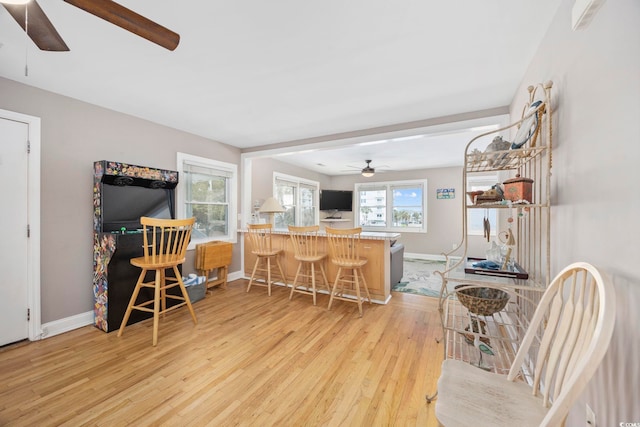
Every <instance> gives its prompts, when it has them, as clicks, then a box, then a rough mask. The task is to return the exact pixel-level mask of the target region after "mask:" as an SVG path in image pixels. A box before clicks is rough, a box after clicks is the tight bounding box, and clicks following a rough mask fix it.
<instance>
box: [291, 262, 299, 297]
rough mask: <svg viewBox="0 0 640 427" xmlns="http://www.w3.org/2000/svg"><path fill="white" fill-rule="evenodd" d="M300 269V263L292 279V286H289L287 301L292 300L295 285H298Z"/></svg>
mask: <svg viewBox="0 0 640 427" xmlns="http://www.w3.org/2000/svg"><path fill="white" fill-rule="evenodd" d="M301 269H302V261H300V262H299V263H298V269H297V270H296V276H295V277H294V278H293V285H292V286H291V292H290V293H289V300H291V298H293V292H294V291H295V290H296V283H298V275H299V274H300V270H301Z"/></svg>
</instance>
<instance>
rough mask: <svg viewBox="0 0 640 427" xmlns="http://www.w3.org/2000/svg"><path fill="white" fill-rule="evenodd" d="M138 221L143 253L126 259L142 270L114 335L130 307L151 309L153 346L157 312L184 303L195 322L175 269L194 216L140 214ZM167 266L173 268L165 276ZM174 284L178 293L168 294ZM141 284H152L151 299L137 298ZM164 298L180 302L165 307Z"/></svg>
mask: <svg viewBox="0 0 640 427" xmlns="http://www.w3.org/2000/svg"><path fill="white" fill-rule="evenodd" d="M140 223H141V224H142V233H143V242H144V243H143V249H144V256H142V257H136V258H132V259H131V260H130V263H131V264H132V265H134V266H136V267H140V268H141V269H142V271H141V272H140V276H139V277H138V281H137V282H136V287H135V288H134V290H133V294H132V295H131V299H130V300H129V305H128V306H127V311H126V312H125V313H124V318H123V319H122V324H121V325H120V329H119V330H118V336H119V337H120V336H122V333H123V332H124V328H125V327H126V325H127V321H128V320H129V316H130V315H131V312H132V311H133V310H139V311H145V312H149V313H153V345H154V346H155V345H156V344H157V343H158V320H159V317H160V314H164V313H166V312H168V311H172V310H175V309H177V308H180V307H182V306H184V305H186V306H187V307H189V312H190V313H191V317H192V318H193V323H194V324H196V323H198V320H197V319H196V314H195V312H194V311H193V307H192V306H191V300H190V299H189V294H187V290H186V289H185V287H184V283H183V282H182V275H181V274H180V270H179V269H178V266H179V265H181V264H183V263H184V260H185V255H186V252H187V246H189V241H190V240H191V230H192V228H193V224H194V223H195V218H189V219H157V218H147V217H142V218H140ZM169 269H170V270H171V271H172V272H173V275H174V277H167V275H166V270H169ZM152 270H153V271H155V277H154V280H153V281H151V282H145V276H146V275H147V271H152ZM176 286H178V287H180V292H181V295H171V294H168V293H167V292H166V291H167V290H168V289H171V288H174V287H176ZM142 288H153V290H154V293H153V294H154V297H153V299H151V300H148V301H142V302H137V299H138V294H139V293H140V290H141V289H142ZM167 298H168V299H172V300H177V301H180V302H179V303H178V304H175V305H173V306H171V307H167Z"/></svg>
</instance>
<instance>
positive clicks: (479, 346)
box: [473, 334, 495, 371]
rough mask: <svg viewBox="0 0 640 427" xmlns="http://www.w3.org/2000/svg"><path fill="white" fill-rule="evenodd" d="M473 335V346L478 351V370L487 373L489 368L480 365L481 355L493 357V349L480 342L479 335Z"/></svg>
mask: <svg viewBox="0 0 640 427" xmlns="http://www.w3.org/2000/svg"><path fill="white" fill-rule="evenodd" d="M473 335H474V338H473V346H474V347H476V348H477V349H478V350H480V360H478V368H480V369H484V370H486V371H489V370H490V368H488V367H486V366H483V365H482V353H484V354H488V355H489V356H494V355H495V353H494V352H493V349H492V348H491V347H490V346H489V344H486V343H484V342H482V341H480V334H473Z"/></svg>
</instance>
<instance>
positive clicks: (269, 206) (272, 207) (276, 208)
mask: <svg viewBox="0 0 640 427" xmlns="http://www.w3.org/2000/svg"><path fill="white" fill-rule="evenodd" d="M284 210H285V209H284V208H283V207H282V205H281V204H280V203H279V202H278V201H277V200H276V199H275V198H274V197H269V198H268V199H267V200H265V202H264V203H263V204H262V206H260V212H264V213H277V212H284Z"/></svg>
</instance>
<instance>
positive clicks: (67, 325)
mask: <svg viewBox="0 0 640 427" xmlns="http://www.w3.org/2000/svg"><path fill="white" fill-rule="evenodd" d="M87 325H93V311H87V312H86V313H80V314H76V315H75V316H70V317H65V318H64V319H60V320H54V321H53V322H48V323H45V324H43V325H42V328H41V329H42V334H40V338H49V337H53V336H55V335H59V334H63V333H65V332H69V331H72V330H74V329H78V328H82V327H83V326H87Z"/></svg>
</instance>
